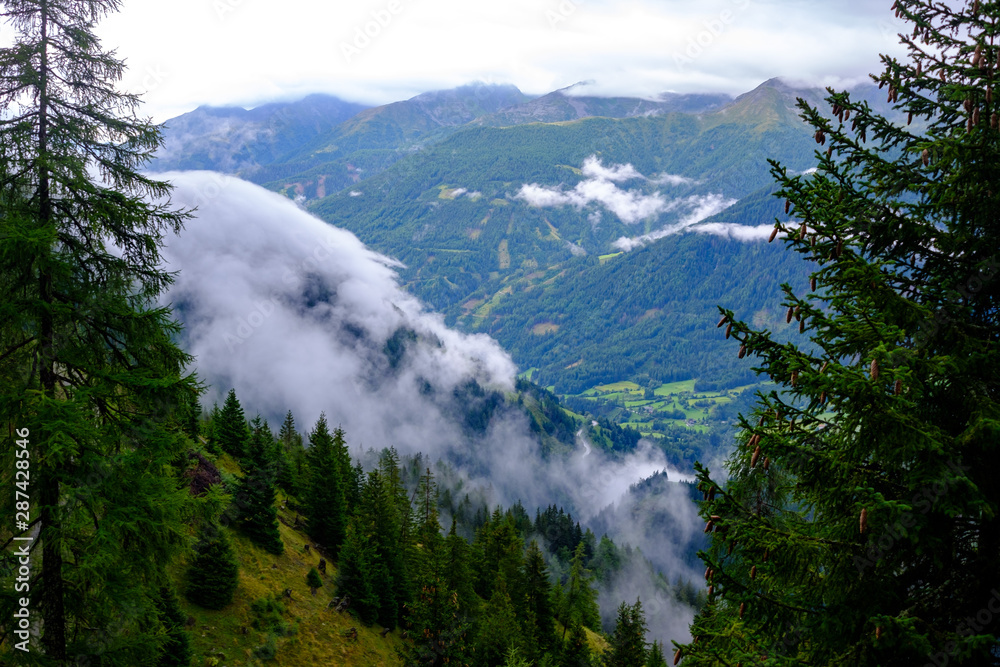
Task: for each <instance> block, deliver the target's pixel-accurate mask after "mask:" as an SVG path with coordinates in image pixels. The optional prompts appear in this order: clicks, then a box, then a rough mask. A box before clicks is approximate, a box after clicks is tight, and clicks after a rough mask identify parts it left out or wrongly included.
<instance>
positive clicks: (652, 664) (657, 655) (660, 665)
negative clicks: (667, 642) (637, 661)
mask: <svg viewBox="0 0 1000 667" xmlns="http://www.w3.org/2000/svg"><path fill="white" fill-rule="evenodd" d="M646 667H667V657H666V656H665V655H663V644H661V643H660V642H658V641H654V642H653V643H652V645H650V647H649V656H648V657H647V658H646Z"/></svg>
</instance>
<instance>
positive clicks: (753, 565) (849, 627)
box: [682, 0, 1000, 667]
mask: <svg viewBox="0 0 1000 667" xmlns="http://www.w3.org/2000/svg"><path fill="white" fill-rule="evenodd" d="M895 6H896V11H897V15H898V16H900V17H901V18H903V19H904V20H905V21H907V22H908V23H912V24H913V25H914V30H913V32H912V36H906V35H907V34H908V33H909V31H908V30H904V31H903V34H904V37H903V42H904V44H905V45H906V47H907V50H908V52H909V58H908V59H907V60H905V61H897V60H896V59H894V58H890V57H886V56H884V57H883V63H884V65H885V70H884V72H883V73H882V74H880V75H878V76H877V77H876V79H877V80H878V81H879V83H880V85H883V86H885V87H886V91H885V92H886V94H887V97H888V98H889V99H891V100H892V101H894V102H896V106H897V108H898V110H899V113H900V114H901V115H910V114H912V119H913V122H914V125H913V126H910V127H908V126H907V125H904V124H902V123H893V122H890V121H889V120H887V119H886V118H884V117H882V116H881V115H879V114H877V113H875V112H873V110H872V109H871V108H870V106H869V105H868V104H867V103H864V102H863V101H859V100H857V99H856V98H854V97H853V96H851V95H849V94H848V93H844V92H835V91H833V90H829V97H828V100H827V101H828V104H827V105H823V111H824V112H823V113H821V112H820V110H818V109H817V108H814V107H813V106H811V105H809V104H807V103H806V102H805V101H803V102H801V103H800V109H801V111H802V114H803V116H804V117H805V119H806V120H807V121H808V123H809V124H810V125H811V126H813V128H814V131H815V132H816V134H815V138H816V141H817V142H818V143H819V144H820V145H822V146H826V150H825V151H823V152H818V153H817V156H816V157H817V160H818V170H817V172H816V173H815V174H812V175H805V176H801V175H800V176H791V175H790V172H789V171H787V170H786V169H785V168H784V167H783V166H781V165H778V164H777V163H773V174H774V177H775V180H776V181H777V182H778V183H779V185H780V191H779V193H778V194H779V195H780V196H782V197H786V198H787V200H788V202H789V204H790V207H791V208H792V210H793V211H794V214H795V215H796V217H797V218H799V219H801V220H804V222H803V223H801V226H800V225H791V224H786V225H782V226H781V228H782V229H783V230H784V231H785V232H786V234H787V236H786V237H785V241H784V243H785V246H786V249H787V250H788V251H793V252H794V253H796V254H800V255H802V256H804V257H805V258H806V259H807V260H809V261H810V262H812V263H813V268H814V271H813V274H812V277H813V278H814V279H815V281H816V286H815V289H814V288H813V287H812V286H809V287H808V288H807V286H806V284H804V282H798V281H797V282H796V283H794V284H786V285H783V286H782V288H783V291H784V301H783V303H782V304H781V306H782V307H783V308H789V309H790V312H791V315H792V317H793V318H794V319H793V325H794V324H798V325H799V326H798V327H797V328H799V330H800V331H801V332H802V333H803V334H804V335H803V336H802V337H801V338H800V339H797V340H795V341H794V342H793V344H782V343H780V342H778V341H775V340H774V339H773V335H772V333H771V332H770V331H768V330H762V329H761V328H760V327H759V326H757V325H756V324H749V323H746V322H742V321H739V319H738V318H737V317H736V315H735V314H734V313H732V312H731V311H728V310H727V311H725V315H726V317H727V318H728V319H730V320H732V321H733V333H734V336H735V338H736V340H737V342H738V343H739V344H741V345H743V346H744V349H745V351H746V353H747V354H748V355H750V356H756V357H757V358H758V368H757V369H756V370H758V371H759V372H760V373H762V374H766V375H767V376H769V377H770V379H772V380H773V381H774V382H776V383H777V385H778V387H777V388H776V390H775V391H773V392H771V393H770V394H768V395H762V396H761V397H760V400H759V403H758V405H757V407H756V409H755V410H754V412H753V414H751V415H747V416H746V417H744V418H742V419H741V421H740V426H741V428H742V431H743V432H742V433H741V435H740V437H739V443H738V445H737V449H736V451H735V452H734V453H733V455H732V457H731V459H730V461H729V462H728V463H729V469H728V472H727V473H723V475H722V477H726V476H729V480H728V482H727V483H726V484H725V485H724V486H722V485H720V483H719V482H717V481H715V480H713V478H712V476H711V475H709V471H708V470H706V469H705V468H704V467H700V466H699V469H698V470H699V475H698V476H699V480H700V486H701V488H702V491H703V492H704V493H705V502H704V503H703V506H702V514H703V516H705V518H706V519H707V520H710V521H712V526H710V527H709V529H710V530H711V529H712V528H714V531H713V532H712V536H713V540H712V545H711V547H710V549H708V550H706V551H705V552H703V554H702V557H703V559H704V560H705V562H706V565H707V566H708V568H709V569H710V570H711V571H713V583H714V590H713V595H712V596H710V598H709V602H708V604H707V605H706V607H705V608H704V609H703V610H702V612H701V613H700V614H699V615H698V616H697V617H696V618H695V621H694V624H693V626H692V634H693V635H695V636H697V637H698V638H699V641H698V642H697V643H692V644H688V645H686V646H683V647H682V650H683V653H684V655H685V658H684V662H685V664H691V665H716V664H720V662H724V663H730V664H732V663H735V662H740V661H742V662H743V664H750V663H755V662H757V661H758V660H759V658H760V657H761V656H762V655H767V656H768V660H769V662H772V663H773V664H792V663H795V664H823V665H827V664H851V665H858V666H862V667H867V666H874V665H880V666H883V667H885V666H896V665H898V666H901V667H902V666H910V665H924V664H936V665H944V664H948V665H951V666H954V665H995V664H997V662H998V658H997V652H998V651H997V649H998V646H997V636H998V632H1000V617H998V616H997V615H996V614H991V615H990V616H989V617H987V615H986V614H985V613H983V611H982V610H984V609H986V608H987V607H986V605H987V602H990V600H991V595H993V594H994V593H995V591H996V590H998V588H997V584H998V583H1000V574H998V573H1000V518H998V517H1000V486H998V485H997V483H996V470H997V468H998V465H1000V450H998V448H997V443H998V442H1000V428H998V423H1000V421H998V415H1000V404H998V401H1000V347H998V346H997V342H998V340H1000V325H998V321H997V304H998V302H1000V281H998V280H997V277H998V275H1000V258H998V256H997V249H998V248H1000V226H998V225H997V211H998V210H1000V188H997V187H996V183H997V182H998V181H1000V140H998V126H1000V120H998V119H1000V115H998V114H1000V106H998V105H1000V99H998V98H997V96H996V95H995V92H996V89H997V84H998V83H1000V82H998V77H1000V71H998V69H997V68H996V66H995V63H996V62H997V58H998V56H1000V54H998V49H997V46H996V39H995V37H996V25H997V20H998V19H1000V6H998V5H997V3H995V2H978V1H976V2H962V3H946V4H942V3H933V4H932V3H929V2H926V1H924V0H899V1H898V2H896V4H895ZM887 18H888V15H887ZM788 254H792V252H789V253H788ZM777 298H778V295H777V293H776V295H775V300H776V301H777ZM758 448H759V449H758ZM715 477H717V478H718V477H720V476H719V474H718V473H716V475H715ZM712 517H715V518H714V519H713V518H712ZM990 604H992V602H990ZM977 614H981V615H980V616H979V617H978V618H979V619H980V620H976V619H974V616H975V615H977ZM987 619H989V620H988V621H987Z"/></svg>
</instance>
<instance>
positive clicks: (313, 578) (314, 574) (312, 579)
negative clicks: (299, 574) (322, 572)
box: [306, 567, 323, 592]
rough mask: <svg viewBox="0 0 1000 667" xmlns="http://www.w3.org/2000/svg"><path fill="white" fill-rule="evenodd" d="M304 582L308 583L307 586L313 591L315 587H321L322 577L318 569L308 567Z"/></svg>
mask: <svg viewBox="0 0 1000 667" xmlns="http://www.w3.org/2000/svg"><path fill="white" fill-rule="evenodd" d="M306 583H307V584H308V585H309V588H311V589H312V590H313V592H315V591H316V589H317V588H322V587H323V579H322V578H320V576H319V571H318V570H317V569H316V568H314V567H312V568H309V574H307V575H306Z"/></svg>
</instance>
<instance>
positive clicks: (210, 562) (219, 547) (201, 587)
mask: <svg viewBox="0 0 1000 667" xmlns="http://www.w3.org/2000/svg"><path fill="white" fill-rule="evenodd" d="M239 571H240V568H239V563H238V562H237V561H236V554H234V553H233V548H232V546H231V545H230V544H229V539H228V538H227V537H226V535H225V533H224V532H222V531H221V530H219V529H218V528H215V527H212V528H210V529H209V530H207V531H205V533H204V534H203V535H202V537H201V540H200V541H199V543H198V545H197V546H196V547H195V557H194V559H193V560H192V561H191V565H190V566H189V567H188V571H187V589H186V590H185V596H186V597H187V599H188V600H190V601H191V602H193V603H195V604H196V605H199V606H201V607H204V608H205V609H223V608H224V607H226V606H228V605H229V603H231V602H232V601H233V593H235V592H236V587H237V586H238V585H239Z"/></svg>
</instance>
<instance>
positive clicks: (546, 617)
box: [521, 540, 556, 663]
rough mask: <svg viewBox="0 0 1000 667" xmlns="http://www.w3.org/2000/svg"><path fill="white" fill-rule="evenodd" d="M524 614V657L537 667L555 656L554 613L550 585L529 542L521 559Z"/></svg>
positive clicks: (539, 556)
mask: <svg viewBox="0 0 1000 667" xmlns="http://www.w3.org/2000/svg"><path fill="white" fill-rule="evenodd" d="M523 607H524V610H525V614H524V616H523V617H522V619H521V625H522V628H523V631H524V638H525V644H526V646H525V651H524V653H525V655H526V656H528V657H529V658H530V659H532V660H534V661H535V662H536V663H537V662H538V661H540V660H541V659H542V657H543V656H545V655H548V654H551V653H553V652H554V648H555V645H556V634H555V633H556V630H555V612H554V610H553V606H552V584H551V582H550V581H549V570H548V568H547V567H546V565H545V557H544V556H543V555H542V551H541V549H539V548H538V543H537V542H535V541H534V540H532V542H531V544H529V545H528V551H527V553H526V554H525V556H524V603H523Z"/></svg>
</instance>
